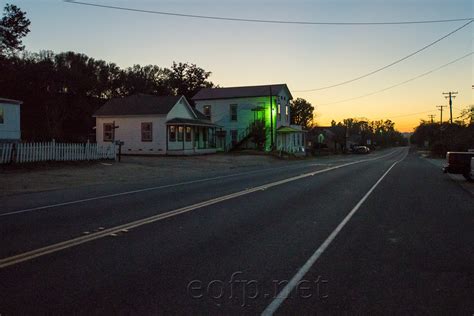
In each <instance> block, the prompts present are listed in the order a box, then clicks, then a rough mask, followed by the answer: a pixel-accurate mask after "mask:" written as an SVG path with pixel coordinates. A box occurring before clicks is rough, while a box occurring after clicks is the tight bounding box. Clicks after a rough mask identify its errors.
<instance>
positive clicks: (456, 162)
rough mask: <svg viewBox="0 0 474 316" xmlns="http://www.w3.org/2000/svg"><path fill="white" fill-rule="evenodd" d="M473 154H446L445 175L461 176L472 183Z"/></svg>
mask: <svg viewBox="0 0 474 316" xmlns="http://www.w3.org/2000/svg"><path fill="white" fill-rule="evenodd" d="M473 158H474V152H453V151H450V152H448V153H447V154H446V162H447V163H446V164H445V165H444V167H443V171H444V172H445V173H454V174H462V175H463V176H464V177H465V178H466V179H467V180H470V181H472V180H473V179H474V176H473V171H472V170H473Z"/></svg>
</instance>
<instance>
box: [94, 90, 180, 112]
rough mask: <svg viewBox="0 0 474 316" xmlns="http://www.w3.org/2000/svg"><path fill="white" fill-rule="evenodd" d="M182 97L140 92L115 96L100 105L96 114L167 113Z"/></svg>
mask: <svg viewBox="0 0 474 316" xmlns="http://www.w3.org/2000/svg"><path fill="white" fill-rule="evenodd" d="M181 97H182V96H181V95H178V96H174V95H168V96H156V95H149V94H141V93H139V94H134V95H131V96H128V97H124V98H114V99H110V100H109V101H107V102H106V103H105V104H104V105H103V106H102V107H100V108H99V109H98V110H97V111H96V112H95V113H94V116H110V115H149V114H158V115H160V114H164V115H166V114H168V112H169V111H170V110H171V109H172V108H173V106H175V104H176V103H177V102H178V101H179V99H181Z"/></svg>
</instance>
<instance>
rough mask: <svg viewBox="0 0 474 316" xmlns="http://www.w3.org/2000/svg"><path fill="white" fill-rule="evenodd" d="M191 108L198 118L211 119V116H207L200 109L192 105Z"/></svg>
mask: <svg viewBox="0 0 474 316" xmlns="http://www.w3.org/2000/svg"><path fill="white" fill-rule="evenodd" d="M191 110H193V112H194V116H195V117H196V118H197V119H198V120H204V121H209V118H208V117H207V116H205V115H204V113H202V112H201V111H199V110H198V109H196V108H193V107H191Z"/></svg>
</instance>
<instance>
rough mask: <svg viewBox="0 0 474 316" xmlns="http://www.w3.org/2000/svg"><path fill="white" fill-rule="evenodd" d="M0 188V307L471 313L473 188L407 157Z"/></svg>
mask: <svg viewBox="0 0 474 316" xmlns="http://www.w3.org/2000/svg"><path fill="white" fill-rule="evenodd" d="M407 154H408V150H407V149H405V148H397V149H393V150H388V151H385V152H382V153H374V154H370V155H367V156H353V157H346V158H343V159H334V160H324V161H323V162H322V163H319V162H318V161H305V162H298V163H291V164H288V165H287V166H281V165H279V166H277V167H275V168H267V169H250V170H236V171H235V172H234V173H232V174H229V173H222V174H219V173H213V174H211V175H210V176H209V177H204V178H194V179H173V180H170V181H169V182H162V183H154V182H149V183H140V184H129V185H122V186H112V187H111V186H103V187H101V186H96V187H91V188H81V189H74V190H62V191H52V192H40V193H34V194H23V195H18V196H10V197H5V198H2V199H0V243H1V247H0V258H1V259H0V294H1V295H0V314H1V315H23V314H111V313H114V314H162V313H171V314H260V313H262V312H265V313H267V314H271V313H276V314H293V315H296V314H307V313H320V314H340V313H345V314H361V313H364V314H367V313H377V314H381V313H384V314H385V313H390V314H404V315H405V314H433V313H435V314H438V313H441V314H466V315H472V314H473V313H474V250H473V249H474V248H473V243H474V230H473V227H474V198H473V197H472V196H471V195H470V194H469V193H468V192H466V191H465V190H463V189H462V188H461V187H460V186H459V185H458V184H457V183H455V182H453V181H452V180H451V179H450V178H449V177H447V176H446V175H444V174H442V173H441V171H440V170H438V168H436V167H435V166H434V165H432V164H430V163H429V162H427V161H426V160H424V159H423V158H420V157H418V155H417V154H416V153H410V154H408V155H407Z"/></svg>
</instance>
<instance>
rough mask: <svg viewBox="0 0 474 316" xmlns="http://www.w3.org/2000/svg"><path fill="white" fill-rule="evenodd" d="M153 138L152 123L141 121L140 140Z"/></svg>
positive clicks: (147, 140)
mask: <svg viewBox="0 0 474 316" xmlns="http://www.w3.org/2000/svg"><path fill="white" fill-rule="evenodd" d="M152 140H153V124H152V123H151V122H147V123H142V142H151V141H152Z"/></svg>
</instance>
